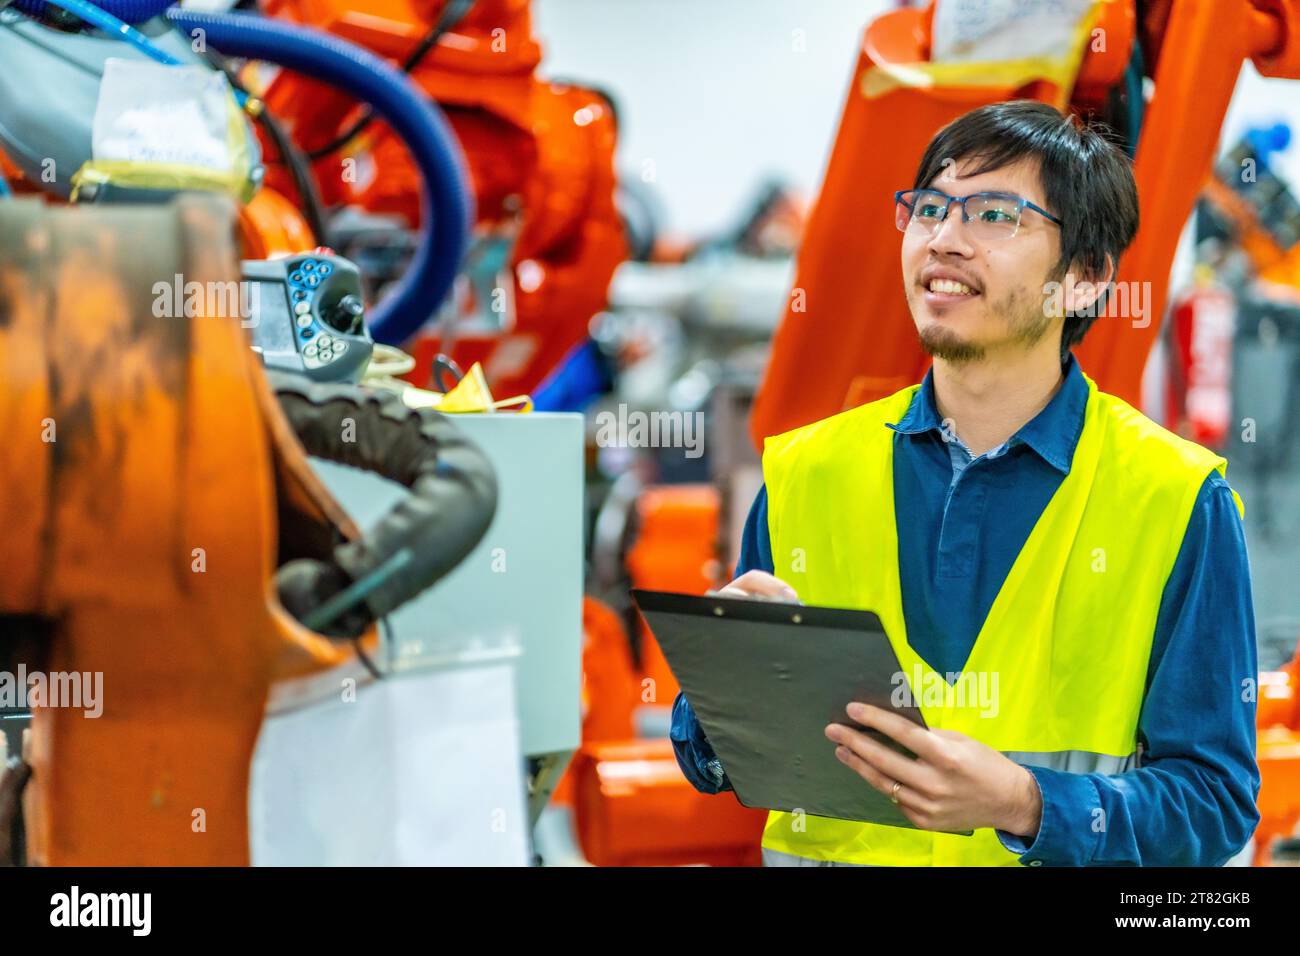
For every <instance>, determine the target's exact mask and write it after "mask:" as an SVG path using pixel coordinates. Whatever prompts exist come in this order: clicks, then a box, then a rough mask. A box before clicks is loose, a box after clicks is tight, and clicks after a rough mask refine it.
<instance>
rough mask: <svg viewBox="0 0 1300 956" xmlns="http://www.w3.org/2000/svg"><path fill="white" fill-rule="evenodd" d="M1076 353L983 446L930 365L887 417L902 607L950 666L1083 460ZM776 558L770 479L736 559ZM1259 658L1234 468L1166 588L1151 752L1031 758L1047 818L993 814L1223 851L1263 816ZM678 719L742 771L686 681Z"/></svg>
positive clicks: (1069, 835) (1111, 852)
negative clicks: (1111, 768)
mask: <svg viewBox="0 0 1300 956" xmlns="http://www.w3.org/2000/svg"><path fill="white" fill-rule="evenodd" d="M1064 371H1065V381H1064V382H1063V383H1062V385H1061V387H1060V388H1059V389H1058V390H1057V393H1056V395H1054V396H1053V397H1052V400H1051V401H1050V402H1049V403H1048V405H1047V407H1045V408H1044V409H1043V410H1042V411H1041V412H1040V413H1039V414H1038V415H1037V416H1036V417H1035V418H1033V419H1032V420H1031V421H1030V422H1029V423H1027V424H1026V425H1025V426H1024V427H1023V428H1021V429H1020V430H1019V431H1017V432H1016V433H1015V435H1013V436H1012V437H1011V438H1010V439H1009V440H1008V441H1007V442H1006V443H1005V444H1003V445H1001V446H1000V447H998V448H995V449H993V450H991V451H989V452H987V453H985V454H983V455H980V456H978V457H975V458H972V457H971V455H970V453H969V451H967V449H966V447H965V446H964V445H963V444H962V443H961V442H960V441H959V440H956V436H955V435H954V434H953V433H952V431H951V429H948V428H945V424H944V422H943V421H941V420H940V418H939V413H938V410H937V408H936V406H935V402H934V387H933V381H932V375H931V373H927V374H926V376H925V380H924V381H923V382H922V384H921V387H920V389H918V390H917V393H916V395H915V397H914V398H913V400H912V403H911V405H910V406H909V408H908V410H907V413H906V414H905V415H904V416H903V418H902V419H901V420H899V422H898V423H897V424H895V425H891V426H889V427H891V428H893V429H894V431H895V432H896V433H897V434H896V435H895V438H894V489H895V496H894V500H895V508H896V509H897V515H896V521H897V524H898V528H899V530H900V534H899V538H898V541H899V547H898V563H899V572H900V577H901V584H902V597H903V616H904V619H905V620H906V622H907V633H908V639H909V641H910V642H911V645H912V647H913V648H914V649H915V650H916V652H917V653H918V654H919V655H920V656H921V657H922V658H924V659H925V661H926V663H927V664H929V665H930V666H931V667H932V668H933V669H934V670H936V671H939V672H941V673H947V672H956V671H961V670H962V668H963V667H964V665H965V662H966V659H967V657H969V655H970V652H971V648H972V647H973V646H974V643H975V638H976V636H977V635H978V633H979V630H980V628H981V626H982V625H983V622H984V618H985V617H986V616H987V615H988V612H989V609H990V608H991V607H992V605H993V600H994V598H995V597H996V596H997V593H998V591H999V590H1000V589H1001V587H1002V582H1003V581H1004V580H1005V578H1006V576H1007V573H1008V572H1009V571H1010V570H1011V565H1012V564H1013V563H1014V562H1015V559H1016V556H1017V555H1018V554H1019V553H1020V549H1021V547H1022V546H1023V545H1024V543H1025V541H1026V539H1027V538H1028V537H1029V533H1030V531H1031V530H1032V529H1033V527H1034V525H1035V523H1037V521H1038V518H1039V516H1040V515H1041V514H1042V512H1043V509H1044V508H1045V507H1046V506H1047V502H1048V501H1049V500H1050V499H1051V497H1052V495H1053V494H1054V493H1055V492H1056V489H1057V488H1058V487H1059V486H1060V484H1061V482H1062V480H1064V478H1065V476H1066V474H1068V473H1069V470H1070V464H1071V461H1072V460H1073V458H1074V448H1075V445H1076V444H1077V443H1078V440H1079V435H1080V433H1081V432H1082V430H1083V410H1084V405H1085V404H1086V402H1087V398H1088V386H1087V382H1086V381H1085V380H1084V378H1083V374H1082V372H1081V371H1080V369H1079V366H1078V363H1077V362H1076V361H1075V359H1074V357H1073V356H1070V358H1069V359H1068V361H1067V364H1066V366H1065V369H1064ZM773 567H774V565H773V561H772V547H771V539H770V537H769V534H768V526H767V495H766V489H762V490H760V491H759V493H758V497H757V498H756V499H755V501H754V504H753V507H752V508H751V509H750V513H749V520H748V521H747V522H746V524H745V531H744V537H743V539H742V543H741V557H740V563H739V564H738V565H737V567H736V575H737V576H739V575H741V574H743V573H744V572H745V571H748V570H751V569H755V568H757V569H760V570H764V571H767V572H769V573H772V572H773ZM1256 672H1257V658H1256V647H1255V615H1254V609H1253V605H1252V601H1251V593H1250V567H1249V564H1248V562H1247V557H1246V540H1245V535H1244V533H1243V530H1242V524H1241V518H1240V516H1239V515H1238V513H1237V508H1236V503H1235V502H1234V500H1233V497H1232V492H1231V490H1230V488H1229V487H1228V483H1227V482H1226V481H1225V480H1224V479H1223V477H1221V476H1220V475H1218V474H1217V473H1216V474H1211V475H1210V476H1209V477H1208V478H1206V480H1205V483H1204V485H1203V486H1202V487H1201V490H1200V494H1199V496H1198V498H1197V501H1196V504H1195V506H1194V508H1193V510H1192V515H1191V518H1190V520H1189V522H1188V526H1187V531H1186V533H1185V534H1184V536H1183V543H1182V547H1181V550H1180V551H1179V554H1178V559H1177V561H1176V562H1175V564H1174V569H1173V572H1172V573H1171V574H1170V576H1169V580H1168V581H1167V582H1166V584H1165V589H1164V593H1163V595H1162V598H1161V603H1160V611H1159V615H1158V617H1157V620H1156V629H1155V635H1154V640H1153V643H1152V648H1151V659H1150V664H1149V667H1148V670H1147V680H1146V696H1145V699H1144V701H1143V705H1142V712H1141V716H1140V718H1139V722H1138V748H1139V753H1140V755H1141V757H1140V764H1139V767H1138V769H1135V770H1131V771H1129V772H1127V773H1122V774H1102V773H1089V774H1078V773H1070V772H1066V771H1062V770H1049V769H1045V768H1041V767H1029V768H1027V769H1028V770H1029V772H1030V773H1031V774H1032V775H1033V777H1034V780H1035V781H1036V782H1037V784H1038V788H1039V790H1040V791H1041V794H1042V798H1043V813H1042V821H1041V823H1040V825H1039V828H1038V833H1037V835H1036V836H1035V837H1032V838H1029V839H1023V838H1021V837H1018V836H1015V835H1013V834H1010V833H1004V832H1002V831H997V832H998V837H999V839H1000V840H1001V841H1002V843H1003V845H1004V846H1006V847H1007V849H1009V850H1011V851H1012V852H1013V853H1016V854H1019V857H1020V861H1021V862H1022V863H1026V864H1029V865H1040V864H1046V865H1064V866H1086V865H1125V864H1127V865H1145V866H1219V865H1222V864H1223V863H1224V862H1226V861H1227V860H1228V859H1229V858H1230V857H1232V856H1233V855H1234V854H1235V853H1236V852H1237V851H1238V850H1240V849H1241V848H1242V847H1243V846H1244V845H1245V844H1246V842H1247V841H1248V840H1249V839H1250V836H1251V834H1252V833H1253V832H1254V830H1255V826H1256V824H1257V823H1258V822H1259V812H1258V810H1257V809H1256V807H1255V799H1256V797H1257V796H1258V795H1259V784H1260V776H1259V767H1258V764H1257V763H1256V761H1255V704H1254V695H1253V694H1252V693H1250V692H1249V690H1250V688H1253V686H1254V681H1255V679H1256V676H1257V674H1256ZM670 737H671V738H672V741H673V747H674V750H675V751H676V754H677V762H678V763H679V764H680V766H681V768H682V772H683V773H685V774H686V776H687V778H688V779H689V780H690V781H691V783H692V784H693V785H694V786H695V787H696V788H698V789H700V790H702V791H704V792H706V793H716V792H718V791H719V790H727V789H730V788H731V785H730V782H729V781H728V780H727V779H726V776H725V773H724V772H723V770H722V768H721V766H720V764H719V763H718V762H717V758H716V755H715V754H714V752H713V748H712V747H711V746H710V745H709V742H708V740H707V738H706V737H705V736H704V734H703V732H702V730H701V729H700V726H699V723H698V721H697V720H696V718H695V713H694V712H693V711H692V710H691V706H690V704H689V703H688V702H687V700H686V698H685V697H684V696H683V695H681V694H678V696H677V700H676V701H675V702H674V705H673V715H672V728H671V731H670ZM828 746H829V744H828ZM1098 810H1100V811H1101V813H1100V814H1099V813H1098V812H1097V811H1098ZM1098 821H1101V824H1100V825H1099V824H1098Z"/></svg>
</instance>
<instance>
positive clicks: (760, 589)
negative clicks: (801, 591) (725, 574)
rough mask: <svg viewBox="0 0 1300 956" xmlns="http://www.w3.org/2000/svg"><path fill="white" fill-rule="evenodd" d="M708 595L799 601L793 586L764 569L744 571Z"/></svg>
mask: <svg viewBox="0 0 1300 956" xmlns="http://www.w3.org/2000/svg"><path fill="white" fill-rule="evenodd" d="M709 594H710V595H717V596H718V597H729V598H751V599H757V600H760V601H789V602H791V603H795V604H798V603H801V602H800V601H799V595H798V594H796V593H795V590H794V588H792V587H790V585H788V584H786V583H785V582H784V581H782V580H781V579H780V578H778V577H776V576H775V575H771V574H768V573H767V572H766V571H746V572H745V573H744V574H742V575H741V576H740V577H738V578H736V580H734V581H732V582H731V583H730V584H728V585H727V586H726V587H723V588H719V589H718V590H716V591H710V592H709Z"/></svg>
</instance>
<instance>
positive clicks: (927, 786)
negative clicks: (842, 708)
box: [826, 702, 1043, 838]
mask: <svg viewBox="0 0 1300 956" xmlns="http://www.w3.org/2000/svg"><path fill="white" fill-rule="evenodd" d="M848 714H849V717H851V718H852V719H853V720H855V721H857V722H858V723H859V724H861V725H863V726H864V727H871V728H872V729H874V730H878V731H880V732H881V733H882V734H884V735H885V736H887V737H890V738H892V739H893V740H895V741H897V742H898V743H900V744H902V745H903V746H904V747H906V748H907V749H908V750H910V751H912V753H914V754H916V757H917V759H916V760H912V759H910V758H908V757H905V756H903V755H902V754H900V753H898V752H897V751H894V750H891V749H890V748H888V747H886V746H885V745H884V744H880V743H877V742H876V741H875V740H872V739H871V738H870V737H868V736H867V735H866V734H864V733H862V732H861V731H858V730H854V729H853V728H851V727H846V726H844V725H843V724H830V725H828V726H827V728H826V736H827V737H828V738H829V739H830V740H832V741H834V742H835V743H836V744H838V745H839V746H837V747H836V748H835V756H836V757H838V758H839V759H840V760H842V761H843V762H844V763H845V764H847V765H848V766H849V767H851V768H853V769H854V770H855V771H857V773H858V775H859V776H861V777H862V779H863V780H865V781H866V782H867V783H869V784H871V786H873V787H875V788H876V789H877V790H879V791H880V792H881V793H883V794H884V795H885V796H887V797H889V796H895V795H896V796H897V800H898V806H899V808H900V809H901V810H902V811H903V813H904V814H905V815H906V816H907V818H908V819H909V820H911V821H912V823H914V824H915V825H916V826H918V827H920V828H921V829H923V830H943V831H949V832H958V831H962V830H974V829H979V828H981V827H995V828H996V829H999V830H1004V831H1006V832H1008V833H1014V834H1016V835H1017V836H1022V837H1027V838H1032V837H1034V836H1035V835H1036V834H1037V833H1038V824H1039V822H1040V819H1041V817H1042V812H1043V804H1042V795H1041V794H1040V793H1039V791H1038V784H1037V783H1036V782H1035V781H1034V778H1033V775H1032V774H1030V772H1029V771H1028V770H1026V769H1025V768H1024V767H1022V766H1020V765H1019V764H1018V763H1015V762H1014V761H1012V760H1010V759H1008V758H1007V757H1006V756H1004V755H1003V754H1001V753H999V752H998V751H996V750H994V749H993V748H992V747H988V746H986V745H985V744H982V743H980V742H979V741H978V740H975V739H974V738H972V737H968V736H966V735H965V734H961V733H958V732H956V731H954V730H927V729H926V728H924V727H921V726H918V725H917V724H915V723H913V722H912V721H910V720H908V719H907V718H906V717H903V716H902V715H900V714H893V713H890V712H889V711H887V710H882V709H881V708H879V707H872V706H871V705H869V704H861V703H856V702H855V703H852V704H849V706H848ZM896 783H898V784H901V785H902V786H900V787H897V788H896V787H895V786H894V785H895V784H896Z"/></svg>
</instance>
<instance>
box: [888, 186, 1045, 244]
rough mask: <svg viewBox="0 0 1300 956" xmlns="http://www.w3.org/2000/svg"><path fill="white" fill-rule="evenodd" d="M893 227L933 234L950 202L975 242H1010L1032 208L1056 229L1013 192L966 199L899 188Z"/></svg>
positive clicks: (1038, 208)
mask: <svg viewBox="0 0 1300 956" xmlns="http://www.w3.org/2000/svg"><path fill="white" fill-rule="evenodd" d="M894 203H895V205H894V225H896V226H897V227H898V231H899V232H907V231H908V230H909V229H910V230H912V231H913V232H919V233H921V234H922V235H933V234H934V231H935V229H936V228H937V227H938V225H939V223H941V222H943V221H944V220H945V219H947V218H948V210H949V209H950V208H952V204H953V203H957V204H958V205H959V206H961V212H962V217H961V218H962V222H963V223H965V224H966V225H968V226H969V227H970V231H971V236H973V237H974V238H977V239H1010V238H1011V237H1012V236H1014V235H1015V234H1016V232H1017V231H1018V230H1019V229H1020V216H1021V213H1023V212H1024V211H1025V210H1026V209H1032V210H1033V211H1034V212H1036V213H1038V214H1039V215H1040V216H1045V217H1046V218H1048V219H1050V220H1051V221H1052V222H1054V223H1056V224H1057V225H1058V226H1059V225H1062V223H1061V220H1059V219H1057V218H1056V217H1055V216H1053V215H1052V214H1051V213H1050V212H1048V211H1047V210H1046V209H1044V208H1042V207H1041V206H1035V205H1034V204H1033V203H1031V202H1030V201H1029V200H1028V199H1026V198H1024V197H1023V196H1017V195H1016V194H1015V193H998V192H984V193H971V194H970V195H969V196H949V195H948V194H947V193H943V192H940V191H939V190H937V189H902V190H899V191H898V192H896V193H894Z"/></svg>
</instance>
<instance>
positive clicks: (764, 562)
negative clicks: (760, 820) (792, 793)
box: [668, 487, 772, 793]
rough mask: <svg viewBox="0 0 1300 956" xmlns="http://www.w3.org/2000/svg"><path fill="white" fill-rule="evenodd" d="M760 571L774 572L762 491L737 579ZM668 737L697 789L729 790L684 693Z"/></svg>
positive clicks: (677, 702) (751, 512) (754, 507)
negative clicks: (753, 571) (756, 570)
mask: <svg viewBox="0 0 1300 956" xmlns="http://www.w3.org/2000/svg"><path fill="white" fill-rule="evenodd" d="M755 568H757V569H758V570H760V571H767V572H768V573H769V574H770V573H772V542H771V540H770V537H769V534H768V529H767V489H766V487H763V488H759V490H758V494H757V495H756V496H755V498H754V503H753V504H752V505H750V508H749V517H748V518H747V519H746V520H745V530H744V533H743V534H742V535H741V539H740V561H739V562H738V563H737V564H736V573H735V577H740V576H741V575H742V574H744V573H745V572H746V571H752V570H754V569H755ZM668 737H669V739H670V740H672V742H673V753H674V754H676V756H677V765H678V766H679V767H681V768H682V773H683V774H684V775H685V776H686V779H687V780H689V781H690V782H691V786H693V787H694V788H695V789H696V790H699V791H701V792H702V793H720V792H722V791H723V790H730V789H732V787H731V781H730V780H728V779H727V775H726V772H725V771H723V769H722V762H721V761H719V760H718V755H717V754H716V753H714V752H713V747H712V745H711V744H710V743H709V739H708V738H707V737H705V736H704V731H703V730H702V729H701V728H700V722H699V721H698V720H697V719H696V717H695V711H694V710H692V709H691V705H690V702H689V701H687V699H686V695H685V694H683V693H682V692H681V691H678V692H677V698H676V700H674V701H673V714H672V724H671V726H670V727H669V730H668Z"/></svg>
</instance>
